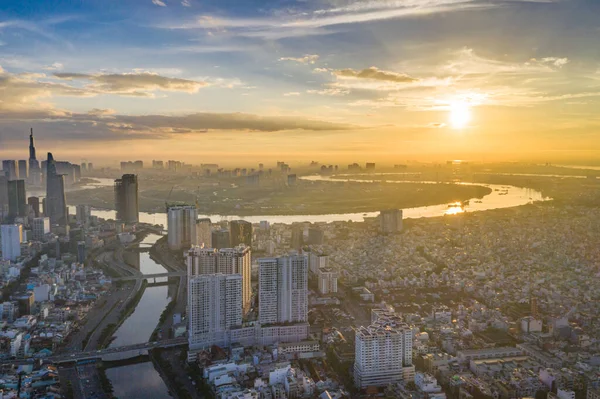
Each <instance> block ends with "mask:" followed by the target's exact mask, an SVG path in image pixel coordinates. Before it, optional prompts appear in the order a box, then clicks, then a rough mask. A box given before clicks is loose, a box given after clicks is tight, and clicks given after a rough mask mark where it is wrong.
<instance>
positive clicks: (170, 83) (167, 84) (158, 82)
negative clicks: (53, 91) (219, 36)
mask: <svg viewBox="0 0 600 399" xmlns="http://www.w3.org/2000/svg"><path fill="white" fill-rule="evenodd" d="M54 76H55V77H57V78H59V79H65V80H86V81H90V82H92V83H91V84H90V85H88V86H86V88H87V89H89V90H92V91H95V92H99V93H111V94H127V95H137V96H144V95H147V92H149V91H155V90H163V91H181V92H187V93H196V92H197V91H198V90H200V89H201V88H202V87H204V86H207V85H208V83H207V82H200V81H195V80H188V79H181V78H170V77H166V76H161V75H158V74H156V73H152V72H135V73H122V74H116V73H112V74H83V73H73V72H58V73H55V74H54Z"/></svg>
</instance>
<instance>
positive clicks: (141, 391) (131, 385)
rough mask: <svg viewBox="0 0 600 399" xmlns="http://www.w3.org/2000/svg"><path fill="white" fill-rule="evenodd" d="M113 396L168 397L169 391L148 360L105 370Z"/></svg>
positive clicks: (147, 398)
mask: <svg viewBox="0 0 600 399" xmlns="http://www.w3.org/2000/svg"><path fill="white" fill-rule="evenodd" d="M106 376H107V377H108V378H109V379H110V381H111V382H112V385H113V390H114V396H115V397H117V398H122V399H124V398H127V399H163V398H170V397H171V395H169V391H168V389H167V387H166V385H165V383H164V382H163V380H162V379H161V378H160V375H159V374H158V372H157V371H156V369H155V368H154V365H153V364H152V363H150V362H146V363H139V364H134V365H131V366H123V367H115V368H111V369H108V370H106Z"/></svg>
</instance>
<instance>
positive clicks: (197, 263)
mask: <svg viewBox="0 0 600 399" xmlns="http://www.w3.org/2000/svg"><path fill="white" fill-rule="evenodd" d="M218 252H219V251H218V250H217V249H213V248H201V247H198V246H195V247H192V248H190V249H189V250H188V251H187V252H186V255H185V259H186V263H187V274H188V276H189V277H192V276H201V275H204V274H215V273H217V256H218Z"/></svg>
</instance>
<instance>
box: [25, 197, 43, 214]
mask: <svg viewBox="0 0 600 399" xmlns="http://www.w3.org/2000/svg"><path fill="white" fill-rule="evenodd" d="M27 204H28V205H29V206H30V207H31V210H32V211H33V215H34V217H36V218H39V217H40V199H39V198H38V197H29V198H27Z"/></svg>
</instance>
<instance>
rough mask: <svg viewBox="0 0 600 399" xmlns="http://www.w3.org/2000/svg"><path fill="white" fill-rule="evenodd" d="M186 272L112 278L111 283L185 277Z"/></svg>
mask: <svg viewBox="0 0 600 399" xmlns="http://www.w3.org/2000/svg"><path fill="white" fill-rule="evenodd" d="M186 275H187V272H165V273H154V274H139V275H136V276H125V277H114V278H112V279H111V280H112V281H135V280H150V279H156V278H160V277H185V276H186Z"/></svg>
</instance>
